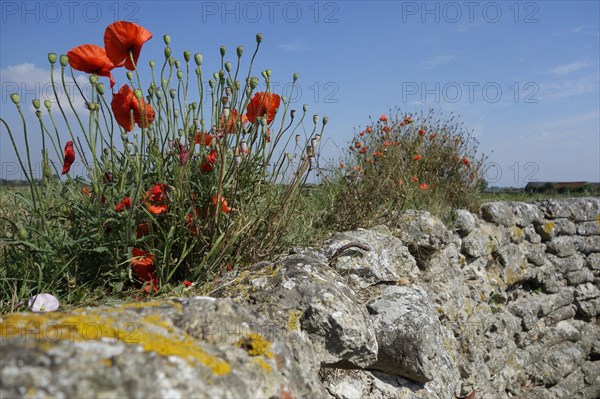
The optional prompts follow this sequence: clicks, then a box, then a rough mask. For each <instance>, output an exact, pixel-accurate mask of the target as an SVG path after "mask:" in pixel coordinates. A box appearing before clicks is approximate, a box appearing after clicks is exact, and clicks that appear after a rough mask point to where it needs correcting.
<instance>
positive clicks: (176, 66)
mask: <svg viewBox="0 0 600 399" xmlns="http://www.w3.org/2000/svg"><path fill="white" fill-rule="evenodd" d="M175 68H177V69H180V68H181V61H179V60H175Z"/></svg>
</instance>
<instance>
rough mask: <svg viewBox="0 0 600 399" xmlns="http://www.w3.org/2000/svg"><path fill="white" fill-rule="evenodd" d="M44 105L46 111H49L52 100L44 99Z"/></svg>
mask: <svg viewBox="0 0 600 399" xmlns="http://www.w3.org/2000/svg"><path fill="white" fill-rule="evenodd" d="M44 106H45V107H46V109H47V110H48V111H50V109H51V108H52V101H50V100H44Z"/></svg>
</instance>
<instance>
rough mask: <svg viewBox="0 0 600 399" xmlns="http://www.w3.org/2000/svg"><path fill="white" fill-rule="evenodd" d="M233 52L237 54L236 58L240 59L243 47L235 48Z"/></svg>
mask: <svg viewBox="0 0 600 399" xmlns="http://www.w3.org/2000/svg"><path fill="white" fill-rule="evenodd" d="M235 51H236V52H237V56H238V58H242V54H244V46H237V48H236V49H235Z"/></svg>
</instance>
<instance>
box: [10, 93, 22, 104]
mask: <svg viewBox="0 0 600 399" xmlns="http://www.w3.org/2000/svg"><path fill="white" fill-rule="evenodd" d="M10 99H11V100H12V102H13V103H15V105H19V103H20V102H21V96H20V95H18V94H17V93H13V94H11V95H10Z"/></svg>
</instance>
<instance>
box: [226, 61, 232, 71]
mask: <svg viewBox="0 0 600 399" xmlns="http://www.w3.org/2000/svg"><path fill="white" fill-rule="evenodd" d="M225 70H226V71H227V72H231V62H229V61H227V62H226V63H225Z"/></svg>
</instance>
